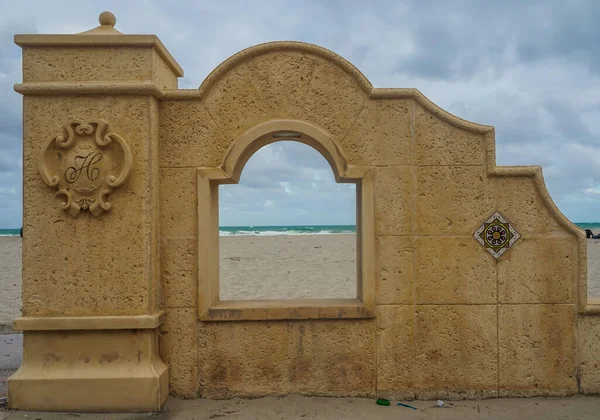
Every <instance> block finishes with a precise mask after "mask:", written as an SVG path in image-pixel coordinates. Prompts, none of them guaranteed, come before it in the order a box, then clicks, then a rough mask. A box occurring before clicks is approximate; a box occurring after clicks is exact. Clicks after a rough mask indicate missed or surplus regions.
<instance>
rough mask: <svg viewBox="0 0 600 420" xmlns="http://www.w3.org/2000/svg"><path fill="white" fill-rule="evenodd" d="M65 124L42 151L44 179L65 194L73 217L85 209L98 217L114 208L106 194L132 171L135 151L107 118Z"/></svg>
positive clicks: (66, 202)
mask: <svg viewBox="0 0 600 420" xmlns="http://www.w3.org/2000/svg"><path fill="white" fill-rule="evenodd" d="M63 127H64V131H65V132H64V133H63V134H61V135H58V136H56V137H54V138H53V139H52V141H50V143H48V145H47V146H46V148H45V149H44V151H43V153H42V157H41V160H40V173H41V175H42V179H43V180H44V182H45V183H46V184H48V185H49V186H51V187H54V188H56V189H57V190H58V191H57V194H59V195H62V196H63V197H65V200H66V201H65V202H63V203H62V206H63V209H65V210H67V211H68V212H69V214H71V216H73V217H76V216H77V215H78V214H79V213H80V212H81V211H89V212H90V213H92V214H93V215H94V216H98V215H99V214H101V213H102V212H103V211H108V210H110V209H111V207H112V206H111V204H110V203H109V202H108V201H106V197H107V196H108V194H110V193H111V191H112V190H113V189H114V188H116V187H118V186H119V185H121V184H123V182H125V180H126V178H127V175H128V174H129V172H130V171H131V167H132V164H133V158H132V156H131V151H130V149H129V146H128V145H127V143H126V142H125V140H124V139H123V138H122V137H121V136H119V135H118V134H115V133H110V132H108V124H107V123H106V121H104V120H100V119H94V120H91V121H89V122H84V121H80V120H71V121H69V122H67V123H66V124H65V125H64V126H63Z"/></svg>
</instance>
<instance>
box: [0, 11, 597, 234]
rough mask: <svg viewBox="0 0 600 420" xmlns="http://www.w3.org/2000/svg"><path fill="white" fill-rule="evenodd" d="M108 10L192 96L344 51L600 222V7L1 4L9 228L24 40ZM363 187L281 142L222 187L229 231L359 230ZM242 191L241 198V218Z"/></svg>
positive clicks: (578, 216)
mask: <svg viewBox="0 0 600 420" xmlns="http://www.w3.org/2000/svg"><path fill="white" fill-rule="evenodd" d="M167 4H169V6H167ZM102 10H110V11H112V12H113V13H115V15H116V16H117V26H116V27H117V29H119V30H120V31H121V32H124V33H130V34H133V33H155V34H157V35H158V36H159V37H160V38H161V40H162V42H163V43H164V44H165V45H166V47H167V48H168V49H169V50H170V51H171V53H172V54H173V56H174V57H175V58H176V59H177V60H178V62H179V63H180V64H181V66H182V67H183V68H184V70H185V74H186V76H185V77H184V78H182V79H180V87H181V88H196V87H198V86H199V85H200V84H201V82H202V80H203V79H204V78H205V77H206V76H207V75H208V74H209V73H210V71H211V70H213V69H214V68H215V67H216V66H217V65H218V64H219V63H220V62H222V61H223V60H225V59H226V58H227V57H229V56H231V55H233V54H234V53H236V52H238V51H240V50H242V49H244V48H246V47H249V46H251V45H254V44H258V43H262V42H267V41H274V40H299V41H305V42H310V43H314V44H318V45H321V46H323V47H325V48H328V49H330V50H333V51H335V52H337V53H338V54H340V55H342V56H343V57H345V58H346V59H348V60H349V61H350V62H352V63H353V64H354V65H356V66H357V67H358V68H359V69H360V70H361V71H362V72H363V73H364V74H365V75H366V76H367V78H368V79H369V80H370V81H371V82H372V83H373V85H374V86H375V87H415V88H418V89H419V90H421V91H422V92H423V93H424V94H425V95H426V96H428V97H429V98H430V99H431V100H433V101H434V102H435V103H436V104H438V105H440V106H441V107H443V108H445V109H446V110H448V111H450V112H452V113H454V114H456V115H458V116H459V117H462V118H465V119H468V120H471V121H474V122H478V123H482V124H489V125H494V126H495V127H496V145H497V146H496V150H497V162H498V164H499V165H541V166H542V167H543V170H544V176H545V179H546V183H547V185H548V189H549V190H550V193H551V194H552V197H553V199H554V200H555V202H556V203H557V205H558V206H559V208H560V209H561V210H562V211H563V212H564V213H565V214H566V215H567V217H569V218H570V219H571V220H573V221H576V222H584V221H600V29H599V28H600V24H599V23H598V22H600V1H595V0H588V1H568V0H563V1H552V0H541V1H535V0H527V1H516V0H515V1H513V0H503V1H480V0H473V1H465V0H463V1H458V0H457V1H452V2H448V1H423V0H415V1H372V2H371V5H368V4H367V2H366V1H364V0H360V1H352V0H331V1H325V0H323V1H306V0H304V1H271V0H260V1H256V2H248V1H239V2H234V1H226V0H221V1H177V2H176V1H170V2H167V1H158V0H154V1H153V0H143V1H123V0H119V1H82V0H78V1H60V0H54V1H27V0H21V1H18V2H17V1H13V0H0V228H10V227H20V226H21V201H22V198H21V194H22V193H21V183H22V177H21V171H22V163H21V148H22V145H21V142H22V137H21V110H22V107H21V97H20V95H18V94H17V93H15V92H14V91H13V85H14V83H18V82H20V80H21V70H20V65H21V61H20V57H21V52H20V49H19V48H18V47H17V46H16V45H14V44H13V34H15V33H76V32H81V31H84V30H87V29H91V28H93V27H95V26H97V24H98V23H97V16H98V14H99V13H100V12H101V11H102ZM285 162H292V163H293V164H294V166H293V167H294V169H293V170H292V171H291V172H290V170H289V169H286V168H288V167H287V166H286V165H285ZM351 187H352V186H347V185H342V186H339V185H336V184H335V183H334V182H333V177H332V175H331V172H330V171H329V169H328V167H327V164H326V163H325V160H324V159H323V158H321V157H320V155H318V153H316V152H314V151H313V150H311V149H309V148H308V147H306V146H302V145H297V144H290V145H288V144H275V145H271V146H268V147H267V148H264V149H262V150H261V151H259V152H258V153H257V154H256V155H255V156H254V157H253V158H252V159H251V160H250V162H249V163H248V166H247V168H246V171H245V172H244V173H243V174H242V185H241V186H236V187H233V186H227V187H223V188H222V191H223V199H222V206H223V209H222V211H221V216H222V224H243V225H245V224H255V225H259V224H269V223H272V224H307V223H314V224H316V223H322V224H330V223H352V222H353V221H354V213H353V212H354V209H350V210H344V209H347V208H348V207H352V206H349V205H347V203H354V198H353V194H354V191H353V190H352V189H351ZM230 194H237V195H238V197H242V199H241V200H238V201H237V202H239V203H241V204H239V205H238V206H237V208H233V207H232V204H234V201H233V200H231V197H230ZM243 215H246V216H244V217H242V216H243Z"/></svg>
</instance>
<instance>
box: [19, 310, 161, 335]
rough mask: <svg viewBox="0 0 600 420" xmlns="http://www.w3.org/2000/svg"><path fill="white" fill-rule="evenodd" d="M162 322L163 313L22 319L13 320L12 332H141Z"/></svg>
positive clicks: (156, 326)
mask: <svg viewBox="0 0 600 420" xmlns="http://www.w3.org/2000/svg"><path fill="white" fill-rule="evenodd" d="M164 320H165V313H164V312H158V313H155V314H150V315H120V316H72V317H71V316H51V317H22V318H17V319H15V321H14V322H13V330H15V331H57V330H71V331H73V330H143V329H152V328H158V326H160V325H161V324H162V323H163V322H164Z"/></svg>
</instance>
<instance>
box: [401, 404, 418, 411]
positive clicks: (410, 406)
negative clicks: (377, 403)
mask: <svg viewBox="0 0 600 420" xmlns="http://www.w3.org/2000/svg"><path fill="white" fill-rule="evenodd" d="M398 405H400V406H402V407H408V408H412V409H413V410H416V409H417V407H413V406H412V405H408V404H403V403H398Z"/></svg>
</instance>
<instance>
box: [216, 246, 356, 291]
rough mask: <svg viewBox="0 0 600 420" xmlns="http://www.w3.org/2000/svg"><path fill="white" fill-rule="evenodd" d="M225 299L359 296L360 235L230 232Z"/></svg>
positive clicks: (224, 250) (223, 273)
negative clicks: (357, 283)
mask: <svg viewBox="0 0 600 420" xmlns="http://www.w3.org/2000/svg"><path fill="white" fill-rule="evenodd" d="M220 241H221V244H220V273H219V275H220V280H221V290H220V292H221V299H223V300H239V299H332V298H338V299H340V298H355V297H356V235H353V234H352V235H351V234H346V235H298V236H224V237H221V238H220Z"/></svg>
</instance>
